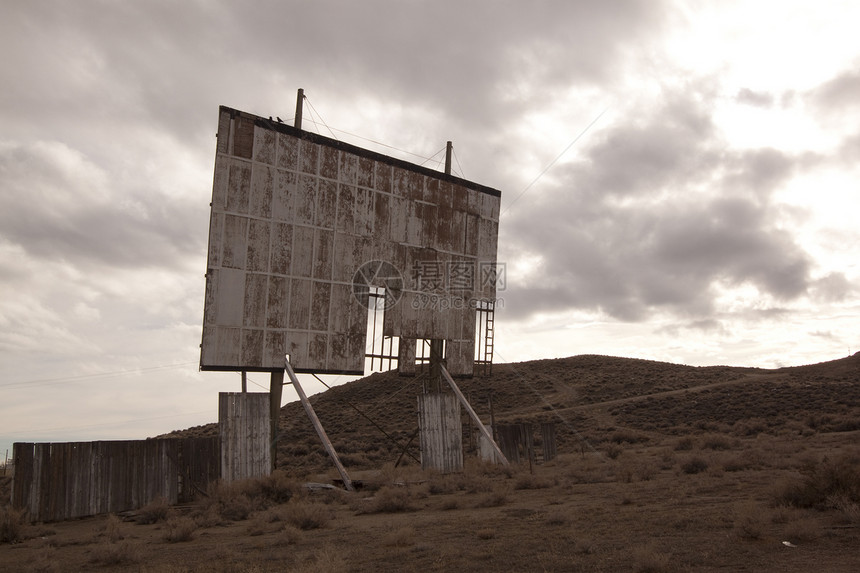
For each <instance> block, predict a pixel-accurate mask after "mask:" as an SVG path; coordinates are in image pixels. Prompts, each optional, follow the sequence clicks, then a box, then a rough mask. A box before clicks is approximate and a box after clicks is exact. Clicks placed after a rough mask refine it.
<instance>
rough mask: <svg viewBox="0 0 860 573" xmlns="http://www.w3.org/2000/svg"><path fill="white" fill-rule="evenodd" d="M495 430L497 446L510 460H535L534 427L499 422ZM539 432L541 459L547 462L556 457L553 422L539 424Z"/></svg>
mask: <svg viewBox="0 0 860 573" xmlns="http://www.w3.org/2000/svg"><path fill="white" fill-rule="evenodd" d="M496 432H497V434H498V436H499V447H500V448H501V450H502V452H503V453H504V454H505V456H506V457H507V458H508V459H509V460H510V461H511V462H513V463H520V462H521V461H522V462H526V461H531V462H532V463H534V462H535V461H536V456H535V447H534V428H533V427H532V425H531V424H504V425H503V424H499V425H498V427H497V428H496ZM540 432H541V446H542V448H541V453H542V454H543V461H544V462H548V461H550V460H552V459H553V458H555V457H556V439H555V424H553V423H542V424H540Z"/></svg>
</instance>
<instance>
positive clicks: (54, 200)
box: [0, 142, 206, 268]
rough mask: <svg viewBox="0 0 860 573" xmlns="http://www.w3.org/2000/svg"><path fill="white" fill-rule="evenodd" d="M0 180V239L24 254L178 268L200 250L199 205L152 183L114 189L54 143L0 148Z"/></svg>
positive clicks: (110, 179) (111, 179) (105, 176)
mask: <svg viewBox="0 0 860 573" xmlns="http://www.w3.org/2000/svg"><path fill="white" fill-rule="evenodd" d="M0 177H2V180H3V193H2V194H0V238H2V239H3V240H4V241H6V242H8V243H10V244H13V245H19V246H20V248H21V249H22V250H23V252H24V253H26V254H28V255H30V256H33V257H36V258H39V259H47V260H62V261H66V262H69V263H72V264H82V265H86V266H90V267H92V266H98V267H134V268H139V267H147V266H153V267H154V266H159V267H167V268H170V267H174V268H181V267H182V266H183V265H184V264H185V263H186V262H187V258H188V256H189V255H193V254H197V253H201V252H204V251H205V241H206V239H205V233H206V232H205V226H204V225H205V218H206V209H205V205H202V206H200V208H199V209H196V211H197V213H195V207H194V206H192V204H190V203H189V202H188V201H187V200H183V199H182V198H173V199H168V198H167V197H169V195H167V194H164V193H163V191H164V190H163V189H158V188H156V189H152V188H148V185H150V184H153V183H152V182H142V184H143V187H139V186H138V185H136V184H132V185H129V184H128V183H127V182H125V185H124V187H123V189H122V190H121V191H119V190H117V189H114V188H112V186H114V185H117V184H119V183H121V182H120V181H119V180H118V179H117V178H116V176H115V175H113V174H110V173H107V172H105V171H104V170H103V169H102V168H100V167H98V166H97V165H95V164H93V163H92V162H91V161H89V160H88V159H87V158H86V157H85V156H84V155H83V154H81V153H80V152H78V151H75V150H73V149H71V148H69V147H68V146H66V145H63V144H61V143H57V142H38V143H34V144H27V145H7V146H3V147H0ZM159 199H161V200H159ZM201 215H202V217H201ZM195 223H196V224H195ZM201 223H203V224H201Z"/></svg>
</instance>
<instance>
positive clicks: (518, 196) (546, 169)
mask: <svg viewBox="0 0 860 573" xmlns="http://www.w3.org/2000/svg"><path fill="white" fill-rule="evenodd" d="M608 109H609V108H606V109H604V110H603V111H601V112H600V113H599V114H598V115H597V117H595V118H594V119H593V120H592V121H591V123H589V124H588V125H587V126H585V129H583V130H582V131H580V132H579V135H577V136H576V137H574V138H573V141H571V142H570V143H568V144H567V147H565V148H564V150H563V151H562V152H561V153H559V154H558V155H557V156H556V157H555V159H553V160H552V161H550V162H549V165H547V166H546V167H544V168H543V171H541V172H540V173H538V176H537V177H535V178H534V179H533V180H532V182H531V183H529V184H528V185H526V188H525V189H523V190H522V191H520V194H519V195H517V196H516V197H514V200H513V201H511V202H510V203H508V206H507V207H505V210H504V211H502V212H501V213H500V214H499V216H500V217H501V216H502V215H504V214H505V213H507V212H508V211H509V210H510V209H511V207H513V206H514V203H516V202H517V201H519V200H520V197H522V196H523V195H525V192H526V191H528V190H529V189H531V187H532V185H534V184H535V183H537V182H538V179H540V178H541V177H543V176H544V174H545V173H546V172H547V171H549V170H550V168H552V166H553V165H555V164H556V162H558V160H559V159H561V157H562V155H564V154H565V153H567V150H568V149H570V148H571V147H573V144H574V143H576V142H577V141H579V139H580V138H581V137H582V136H583V135H585V134H586V133H587V132H588V130H589V129H591V126H593V125H594V124H595V123H597V120H599V119H600V118H601V117H602V116H603V114H604V113H606V112H607V110H608Z"/></svg>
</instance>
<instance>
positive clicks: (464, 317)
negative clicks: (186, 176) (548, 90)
mask: <svg viewBox="0 0 860 573" xmlns="http://www.w3.org/2000/svg"><path fill="white" fill-rule="evenodd" d="M219 113H220V117H219V123H218V145H217V154H216V159H215V176H214V185H213V190H212V212H211V220H210V231H209V252H208V264H207V273H206V300H205V309H204V319H203V343H202V345H201V360H200V365H201V368H202V369H203V370H249V371H253V370H261V371H262V370H279V369H282V368H283V364H284V356H285V355H289V356H290V361H291V364H292V365H293V368H294V369H295V370H296V371H298V372H318V373H348V374H361V373H362V371H363V368H364V354H365V344H366V340H365V339H366V328H367V320H368V310H367V307H366V304H363V302H362V300H361V298H362V297H361V289H360V288H359V289H358V292H359V296H358V297H356V296H355V294H354V291H355V290H356V289H355V286H354V280H355V278H356V272H357V271H358V270H359V268H360V267H362V265H363V264H365V263H368V262H370V261H384V262H387V263H390V265H392V266H393V267H394V268H395V269H397V270H398V271H399V272H400V274H401V275H402V290H401V291H400V292H398V293H396V294H397V295H399V296H400V298H399V300H398V302H397V303H396V304H394V305H393V306H391V307H390V308H387V309H386V311H385V321H384V324H385V326H384V331H385V334H386V335H391V336H399V337H401V339H422V338H424V339H445V340H447V361H448V370H449V371H450V372H451V373H453V374H460V375H469V374H471V373H472V369H473V360H474V345H475V339H474V338H475V308H474V303H475V301H477V300H494V299H495V296H496V284H495V280H494V275H493V269H494V268H495V263H496V246H497V237H498V220H499V203H500V193H499V192H498V191H496V190H495V189H491V188H488V187H484V186H481V185H478V184H475V183H471V182H469V181H465V180H463V179H459V178H456V177H452V176H448V175H444V174H442V173H439V172H436V171H433V170H430V169H427V168H424V167H420V166H417V165H412V164H410V163H407V162H404V161H400V160H398V159H395V158H391V157H387V156H384V155H381V154H377V153H374V152H371V151H368V150H364V149H361V148H358V147H354V146H351V145H348V144H344V143H341V142H339V141H336V140H333V139H329V138H325V137H322V136H319V135H316V134H312V133H308V132H304V131H301V130H297V129H295V128H293V127H290V126H287V125H283V124H277V123H273V122H271V121H269V120H266V119H264V118H261V117H257V116H254V115H250V114H247V113H244V112H240V111H237V110H233V109H230V108H226V107H222V108H220V112H219ZM364 268H367V267H364ZM387 268H390V267H387ZM362 276H366V275H362ZM374 281H375V278H374V277H372V276H371V277H370V280H369V281H368V282H369V284H374ZM383 282H384V281H383ZM386 284H389V285H390V284H391V282H390V281H388V282H385V284H382V283H380V284H377V285H376V286H386ZM364 303H366V300H365V301H364Z"/></svg>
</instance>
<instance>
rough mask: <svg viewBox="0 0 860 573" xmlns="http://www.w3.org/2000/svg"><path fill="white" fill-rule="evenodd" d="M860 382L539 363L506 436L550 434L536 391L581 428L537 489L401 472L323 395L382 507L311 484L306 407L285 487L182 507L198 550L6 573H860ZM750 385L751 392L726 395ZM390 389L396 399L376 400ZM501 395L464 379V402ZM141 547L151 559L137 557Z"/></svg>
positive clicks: (74, 560)
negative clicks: (859, 569) (479, 393)
mask: <svg viewBox="0 0 860 573" xmlns="http://www.w3.org/2000/svg"><path fill="white" fill-rule="evenodd" d="M843 366H845V365H843ZM858 366H860V356H858V357H857V358H855V362H852V363H850V364H847V366H846V367H845V368H843V370H838V369H836V370H832V371H824V372H823V373H821V374H818V373H816V371H814V370H810V371H802V372H800V371H798V370H796V369H785V370H783V371H778V372H774V373H773V374H770V373H769V372H767V371H761V370H755V371H750V372H749V378H745V376H746V374H745V373H744V372H743V371H741V372H740V374H737V372H738V371H737V370H736V369H731V368H714V369H709V368H687V367H669V366H666V365H660V364H658V363H651V362H649V361H623V360H617V359H615V360H613V359H607V358H601V357H590V358H586V357H583V358H580V359H571V360H567V361H547V364H546V365H537V366H535V371H537V372H539V373H541V372H542V373H543V374H541V375H540V376H535V377H533V378H532V377H530V378H529V380H528V382H529V384H530V385H529V386H523V383H522V378H517V377H515V376H510V377H509V378H505V376H506V375H510V372H508V374H505V372H506V367H505V366H504V365H503V366H501V367H500V368H499V369H498V370H497V372H499V373H501V374H499V375H498V376H495V377H494V379H493V380H492V388H493V391H494V403H495V406H496V410H495V413H496V416H497V419H499V420H501V419H504V417H505V416H506V415H507V416H509V418H510V419H511V420H512V421H517V422H519V421H529V420H532V421H534V422H535V423H537V422H538V421H540V422H543V421H547V420H548V419H549V418H548V417H549V414H548V413H547V412H546V411H543V410H541V409H540V408H535V409H534V411H530V410H529V405H528V403H527V402H528V398H529V397H530V396H531V395H532V394H533V392H532V387H534V388H537V389H538V390H539V391H540V392H543V393H545V394H546V396H547V400H549V401H550V402H551V403H552V404H553V406H554V408H555V412H553V413H552V415H554V416H556V418H554V419H557V417H558V416H562V417H563V418H564V421H565V423H564V424H562V423H559V424H558V425H557V432H558V435H557V444H558V446H559V451H560V455H559V456H558V457H557V458H556V459H555V460H554V461H552V462H549V463H546V464H542V463H539V462H538V463H536V464H535V466H534V473H533V474H531V473H529V471H528V465H527V464H522V465H520V466H512V467H502V466H495V465H488V464H486V463H483V462H479V461H477V460H475V459H473V458H471V457H470V456H471V455H472V454H471V452H468V451H467V452H466V454H467V458H466V460H465V462H466V463H465V471H463V472H462V473H458V474H449V475H441V474H439V473H436V472H423V471H421V470H420V468H418V467H417V465H415V464H411V462H410V465H408V466H406V467H394V464H393V460H395V459H396V458H397V457H398V456H399V454H400V448H399V447H398V446H397V445H394V444H389V443H385V441H384V440H379V441H375V438H374V437H372V436H371V434H373V429H369V430H368V429H367V428H364V427H362V426H361V425H360V424H361V422H360V421H358V422H356V420H355V419H353V418H350V417H349V416H351V415H352V414H350V413H349V412H346V411H345V410H343V409H337V408H336V407H335V406H333V405H332V404H334V403H333V402H325V400H328V398H326V396H325V395H320V396H319V397H318V400H319V403H320V407H319V409H318V413H319V414H320V416H321V418H322V421H323V424H324V425H325V426H326V428H327V430H329V432H330V436H332V439H334V440H335V441H336V443H337V444H338V447H339V448H341V449H345V453H348V454H349V455H351V456H352V459H353V461H354V462H355V463H357V464H364V463H367V462H366V461H365V460H367V461H368V462H369V461H374V460H375V463H376V464H377V465H374V466H373V467H368V468H366V469H365V470H361V471H359V470H356V471H355V472H353V471H352V468H350V469H351V472H350V473H351V475H352V476H353V478H354V479H361V480H363V481H364V482H365V483H371V484H373V485H371V487H370V488H369V489H367V490H361V491H358V492H354V493H353V492H343V491H340V490H325V491H314V492H308V491H306V490H305V489H304V488H303V487H301V486H300V485H298V484H300V483H303V481H311V482H319V481H327V479H330V478H332V477H335V474H334V472H333V471H331V470H330V464H329V462H328V461H327V459H326V458H325V455H324V453H322V449H321V447H320V446H319V445H318V444H317V443H316V442H315V441H316V437H315V434H314V431H313V428H312V427H307V428H305V427H304V426H303V424H304V422H302V416H301V414H302V412H301V411H300V410H299V411H298V412H299V414H300V415H296V416H292V415H290V414H289V412H292V410H290V407H287V413H285V415H284V417H283V419H282V425H284V426H285V427H286V426H287V425H289V427H288V428H286V430H288V434H289V435H290V440H289V443H288V444H282V445H281V447H280V451H281V453H282V454H283V458H281V459H280V460H279V461H280V462H281V463H282V464H284V471H283V473H279V474H278V475H275V476H272V478H271V479H268V480H260V481H258V482H257V483H252V482H248V483H238V484H232V485H230V486H220V487H219V488H215V487H214V486H213V488H212V491H210V494H212V497H211V498H210V499H206V500H201V501H200V502H198V503H197V506H196V508H182V509H181V510H178V509H174V510H173V516H175V515H178V514H179V511H182V512H183V513H182V514H183V515H188V516H193V519H194V521H195V524H196V526H197V531H195V532H194V538H193V540H191V541H190V542H186V543H166V542H165V541H166V539H165V538H164V535H165V532H166V531H167V525H166V524H165V523H164V522H163V521H162V522H159V523H155V524H153V525H146V526H139V527H138V526H135V527H132V526H130V525H122V524H120V523H119V522H118V521H114V519H115V518H110V517H108V516H102V517H98V518H91V519H82V520H76V521H73V522H68V523H59V524H51V525H50V527H44V526H41V527H40V526H24V527H23V530H22V531H21V533H20V535H19V536H18V537H19V539H18V542H16V544H15V545H14V547H9V546H8V545H5V544H4V545H3V546H0V570H2V571H18V570H40V571H46V572H51V573H53V572H54V571H73V572H74V571H88V570H103V571H129V570H130V571H140V572H142V573H155V572H157V573H163V572H166V571H169V572H171V573H197V572H202V571H207V572H208V571H211V572H213V573H245V572H247V573H250V572H254V573H268V572H270V571H291V570H292V571H299V572H302V571H323V572H324V571H344V570H349V571H357V572H362V571H388V570H398V571H404V572H405V573H414V572H418V571H422V572H424V571H450V570H455V571H456V570H466V571H476V572H483V571H487V572H489V571H533V570H538V571H541V570H546V571H700V570H708V571H717V570H720V571H735V570H750V571H752V570H755V571H780V572H792V573H794V572H798V573H799V572H800V571H808V570H811V569H815V570H820V571H853V570H855V569H856V554H857V552H856V550H857V547H858V546H860V528H858V527H857V526H858V525H860V510H858V507H860V502H858V501H857V496H856V493H855V492H856V488H855V487H854V485H852V484H856V479H855V478H856V470H857V463H856V461H852V460H854V458H857V457H858V456H857V453H858V450H857V446H856V444H857V443H858V439H860V436H858V434H857V433H856V431H853V432H854V433H851V432H848V433H845V432H843V433H838V432H834V431H832V430H834V429H835V428H837V427H846V426H850V424H849V418H851V417H852V416H853V417H854V418H858V419H860V406H858V405H860V384H858V382H860V378H858V375H857V372H858V368H857V367H858ZM848 367H850V368H848ZM607 368H608V370H607ZM840 368H841V367H840ZM798 372H800V374H798ZM733 377H737V380H738V381H739V382H738V384H727V381H730V380H732V379H733ZM828 377H829V378H828ZM831 379H832V380H834V382H833V383H832V384H831V383H830V382H829V380H831ZM407 382H408V381H407ZM377 383H378V388H379V393H375V392H376V390H374V391H373V392H371V391H369V390H367V388H368V387H369V385H370V384H377ZM391 383H392V379H390V378H386V377H385V375H382V376H379V377H377V378H374V379H368V380H364V381H361V382H357V383H350V384H348V385H345V386H343V387H338V388H339V390H338V391H339V392H341V395H339V396H340V397H341V398H342V397H343V396H347V395H348V396H352V397H353V398H355V397H357V396H360V398H361V399H355V400H353V402H354V403H356V404H358V405H359V406H361V405H362V404H363V403H364V404H373V403H376V402H379V401H380V399H379V396H383V397H388V396H393V393H392V392H391V388H392V385H391ZM490 383H491V382H490V381H486V380H481V379H476V380H473V381H467V380H464V381H463V389H464V391H467V390H468V388H467V386H468V385H469V384H475V385H482V384H483V385H489V384H490ZM657 385H659V388H658V387H657ZM476 387H478V386H473V390H474V388H476ZM568 387H569V390H570V391H568ZM685 387H687V388H689V395H688V394H686V393H685V392H686V391H684V390H681V389H683V388H685ZM374 388H375V387H374ZM697 388H698V389H697ZM672 390H676V391H675V392H674V393H672V394H670V395H666V396H661V395H660V393H661V392H664V391H665V392H668V391H672ZM645 393H647V394H648V396H647V397H643V396H642V395H641V394H645ZM326 394H328V393H326ZM334 394H335V392H332V395H334ZM637 394H639V395H638V396H637ZM401 395H402V396H405V398H404V399H403V402H402V404H400V403H399V402H398V400H400V397H401ZM473 395H474V394H473ZM573 395H575V396H576V400H573V399H572V398H569V396H573ZM566 400H567V402H566ZM603 400H607V401H609V400H611V402H609V403H606V404H602V403H601V401H603ZM338 403H340V402H338ZM326 404H327V405H326ZM385 404H386V406H385V408H381V409H378V410H377V411H375V412H376V413H374V414H372V415H373V416H380V417H382V419H381V420H379V421H380V423H381V424H382V425H383V426H384V427H385V428H386V431H388V432H389V433H390V434H391V435H393V436H395V437H396V439H397V440H399V441H400V443H401V445H405V444H406V443H407V442H408V441H409V438H410V437H411V435H412V431H413V429H414V395H410V393H409V392H403V393H401V394H398V395H397V396H393V398H392V400H391V401H390V402H386V403H385ZM401 406H402V407H401ZM506 408H510V409H511V410H510V411H506ZM367 411H368V412H374V411H373V410H372V409H370V408H369V409H368V410H367ZM810 411H814V412H816V414H815V415H814V416H812V417H810V416H809V412H810ZM345 412H346V413H345ZM509 412H515V413H514V414H510V413H509ZM819 413H820V414H819ZM479 414H480V415H481V416H485V415H486V414H487V412H486V411H483V412H479ZM513 418H516V419H515V420H514V419H513ZM714 420H717V421H714ZM808 424H811V425H812V426H814V428H813V427H811V426H810V425H808ZM308 426H309V425H308ZM398 428H401V429H398ZM403 428H405V429H403ZM571 428H575V430H576V433H575V434H574V433H572V431H571ZM365 430H367V432H365ZM641 436H647V438H648V439H647V440H644V439H641V438H640V437H641ZM464 437H465V436H464ZM464 443H465V440H464ZM412 447H413V448H414V444H413V446H412ZM608 447H613V448H616V450H617V455H616V456H615V458H616V459H614V460H613V459H610V458H609V457H608V456H607V455H606V454H605V452H604V450H605V449H606V448H608ZM302 449H304V454H303V455H299V454H298V452H301V451H302ZM346 450H348V451H346ZM825 456H826V457H825ZM852 456H853V457H852ZM697 459H698V460H699V461H700V462H701V463H699V464H692V465H691V462H695V461H696V460H697ZM383 461H385V462H388V463H387V464H386V467H384V468H383V470H382V472H380V471H379V467H380V466H381V465H382V464H383ZM697 466H698V467H697ZM318 468H322V469H318ZM690 469H693V470H695V471H688V470H690ZM321 474H324V475H325V476H327V477H322V476H321ZM396 483H399V484H400V485H394V484H396ZM777 483H779V484H782V485H781V486H779V487H776V488H774V485H773V484H777ZM768 501H772V502H773V505H772V506H771V505H770V504H768ZM222 510H225V513H226V514H227V515H228V516H230V518H232V519H227V518H226V517H224V516H222V515H221V511H222ZM368 510H370V511H368ZM320 516H321V517H320ZM167 519H168V520H170V519H172V517H171V514H168V518H167ZM233 519H237V520H238V519H244V520H246V521H245V522H244V523H241V522H240V523H232V520H233ZM295 524H298V525H295ZM302 524H306V525H305V527H310V529H309V530H303V529H301V526H302ZM123 526H124V527H125V530H123ZM49 530H51V531H54V532H55V534H54V535H50V534H49V533H48V531H49ZM40 537H46V538H45V539H40ZM110 540H114V543H110V542H109V541H110ZM782 541H790V542H791V543H792V544H795V545H797V546H798V549H786V548H785V547H784V546H783V545H782V543H781V542H782ZM128 546H131V547H138V548H140V549H139V550H140V551H141V553H140V554H137V555H135V554H134V550H133V549H132V550H131V552H132V553H131V554H128V553H124V552H127V551H129V550H128V549H127V547H128ZM153 549H155V550H153ZM143 552H145V553H143ZM141 555H145V557H143V558H141V557H140V556H141ZM136 559H137V560H136ZM112 563H115V564H112ZM120 563H122V564H120ZM174 563H181V564H182V565H174Z"/></svg>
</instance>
